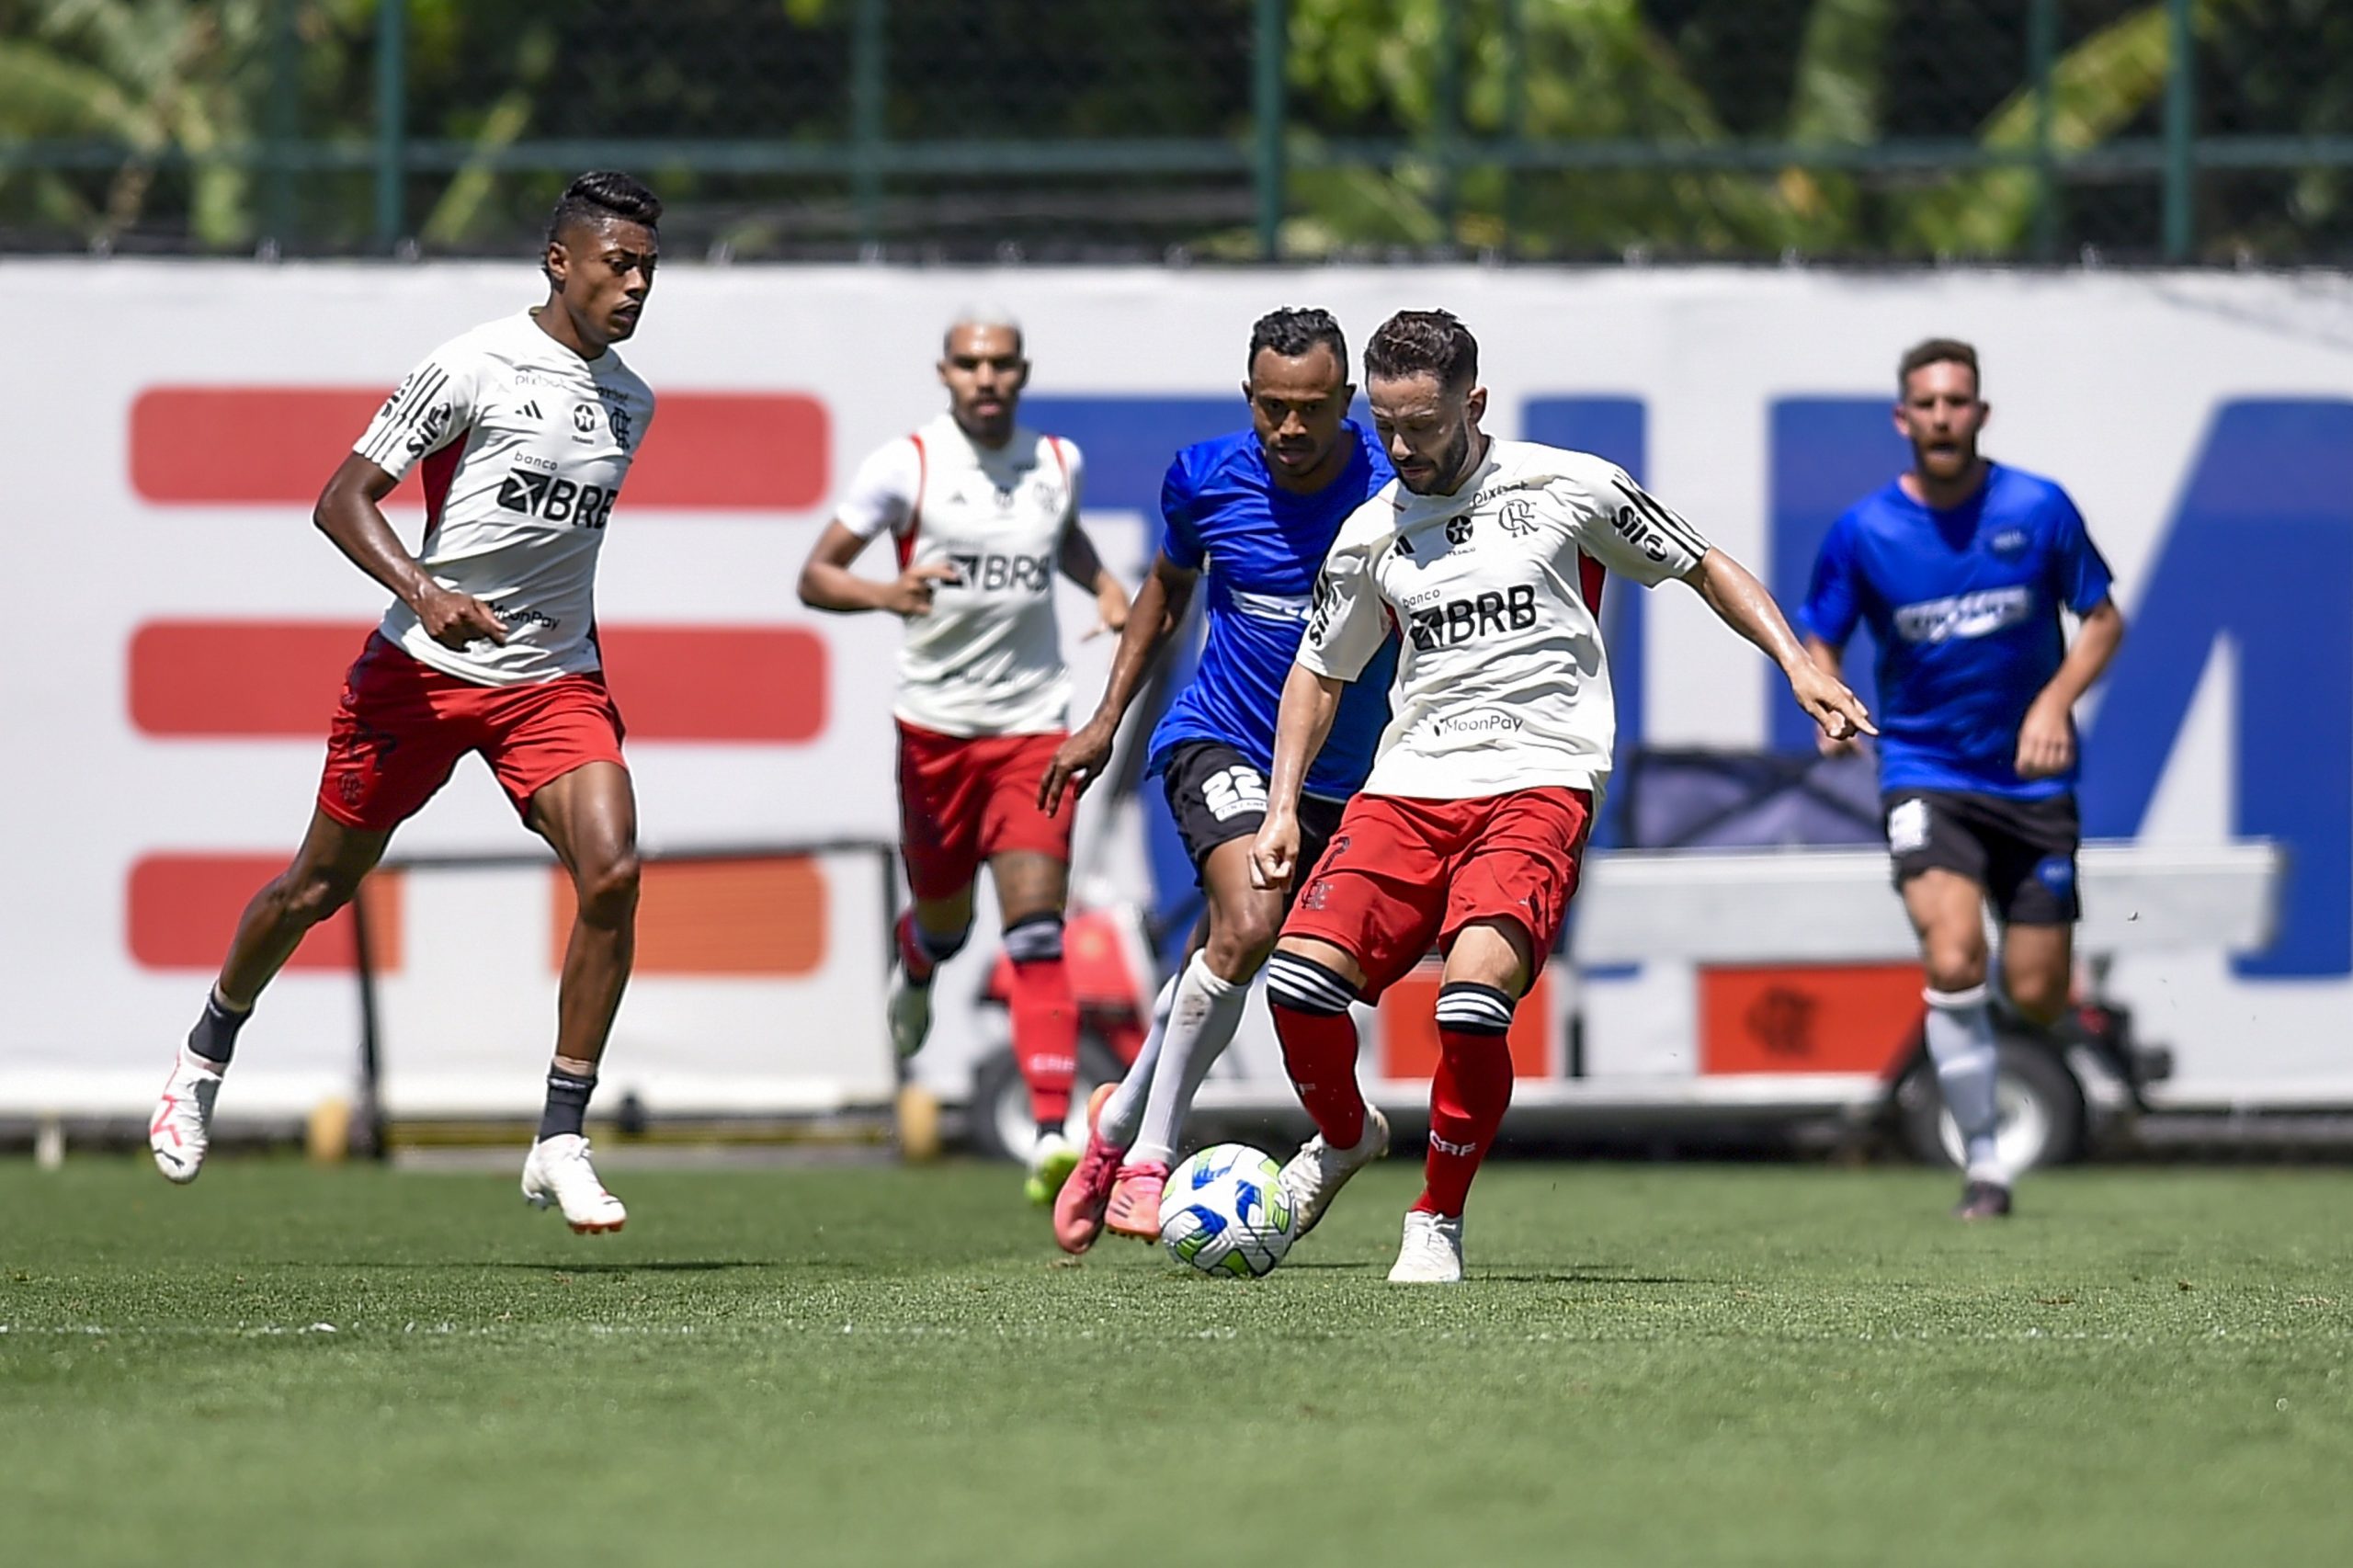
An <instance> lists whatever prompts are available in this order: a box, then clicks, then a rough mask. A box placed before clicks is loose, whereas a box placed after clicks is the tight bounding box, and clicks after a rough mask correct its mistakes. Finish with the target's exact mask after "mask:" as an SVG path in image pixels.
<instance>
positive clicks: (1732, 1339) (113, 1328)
mask: <svg viewBox="0 0 2353 1568" xmlns="http://www.w3.org/2000/svg"><path fill="white" fill-rule="evenodd" d="M289 1335H291V1336H297V1337H301V1336H318V1337H324V1336H328V1335H334V1336H336V1337H338V1338H358V1339H406V1338H420V1337H422V1338H436V1339H446V1338H469V1339H508V1340H515V1341H518V1342H519V1341H530V1340H563V1339H569V1338H571V1337H573V1336H575V1335H587V1336H590V1337H593V1338H648V1339H688V1338H701V1339H706V1340H712V1341H721V1340H729V1339H781V1338H789V1337H803V1338H805V1337H822V1338H844V1337H848V1338H859V1337H863V1338H870V1339H907V1340H916V1339H995V1340H1048V1341H1088V1340H1096V1339H1105V1340H1118V1339H1128V1338H1134V1337H1139V1336H1142V1337H1146V1338H1152V1339H1156V1340H1164V1341H1165V1340H1168V1339H1200V1340H1244V1339H1266V1340H1270V1341H1271V1340H1282V1341H1292V1342H1295V1341H1324V1342H1336V1341H1353V1340H1364V1339H1393V1340H1413V1341H1415V1342H1416V1343H1425V1344H1461V1345H1466V1346H1468V1345H1482V1344H1494V1345H1665V1344H1694V1345H1696V1344H1705V1343H1727V1344H1729V1343H1770V1344H1780V1345H1879V1346H1895V1345H1931V1344H1936V1345H1954V1344H1958V1345H2031V1344H2035V1343H2037V1342H2042V1343H2049V1344H2092V1345H2137V1346H2165V1345H2172V1346H2185V1345H2193V1344H2211V1343H2213V1342H2214V1341H2217V1340H2236V1341H2240V1342H2245V1343H2257V1342H2260V1343H2271V1344H2276V1343H2282V1342H2286V1343H2294V1344H2327V1343H2336V1342H2347V1341H2353V1326H2315V1327H2313V1328H2296V1329H2264V1330H2256V1331H2250V1330H2245V1329H2240V1330H2232V1329H2228V1328H2222V1327H2214V1328H2211V1329H2207V1330H2205V1331H2203V1332H2199V1333H2190V1334H2168V1335H2157V1334H2148V1333H2134V1332H2128V1331H2119V1330H2112V1329H2047V1328H2040V1327H2034V1328H2022V1329H1965V1330H1939V1329H1890V1330H1878V1329H1863V1330H1860V1331H1859V1332H1854V1333H1805V1332H1795V1331H1760V1332H1750V1333H1735V1332H1728V1331H1723V1330H1703V1331H1699V1332H1695V1333H1691V1334H1672V1333H1655V1332H1654V1333H1649V1334H1612V1333H1608V1332H1606V1331H1605V1332H1598V1333H1589V1334H1586V1333H1568V1332H1561V1331H1555V1330H1552V1329H1532V1330H1526V1331H1522V1332H1519V1333H1510V1332H1497V1331H1495V1330H1491V1329H1449V1328H1438V1329H1433V1328H1426V1327H1417V1326H1413V1325H1406V1324H1398V1325H1392V1326H1389V1327H1386V1328H1371V1327H1368V1328H1364V1329H1359V1330H1352V1331H1347V1332H1328V1331H1326V1332H1302V1331H1300V1330H1297V1329H1292V1328H1280V1327H1270V1328H1267V1329H1266V1330H1265V1331H1263V1332H1254V1331H1246V1330H1244V1329H1240V1328H1234V1327H1231V1326H1224V1325H1220V1326H1215V1327H1208V1328H1197V1329H1190V1330H1186V1331H1183V1332H1181V1333H1177V1334H1167V1333H1164V1332H1162V1331H1159V1330H1155V1329H1152V1328H1146V1327H1139V1328H1137V1329H1135V1330H1132V1331H1130V1332H1128V1333H1108V1332H1104V1331H1099V1330H1097V1329H1092V1328H1082V1329H1056V1328H1052V1327H1050V1326H1046V1325H1020V1326H1016V1325H1010V1324H999V1325H995V1326H994V1327H990V1328H981V1329H974V1328H967V1327H961V1326H956V1325H941V1324H879V1325H878V1324H866V1325H861V1324H857V1323H844V1324H835V1323H833V1322H832V1321H831V1320H827V1321H826V1322H825V1323H823V1324H819V1323H801V1322H790V1321H788V1322H785V1323H780V1324H601V1323H540V1324H460V1323H450V1322H442V1323H415V1322H407V1323H403V1324H401V1325H400V1326H398V1327H392V1326H390V1325H388V1324H357V1323H355V1324H331V1323H311V1324H133V1325H128V1326H119V1325H110V1324H0V1340H5V1339H17V1340H30V1339H272V1338H280V1337H285V1336H289Z"/></svg>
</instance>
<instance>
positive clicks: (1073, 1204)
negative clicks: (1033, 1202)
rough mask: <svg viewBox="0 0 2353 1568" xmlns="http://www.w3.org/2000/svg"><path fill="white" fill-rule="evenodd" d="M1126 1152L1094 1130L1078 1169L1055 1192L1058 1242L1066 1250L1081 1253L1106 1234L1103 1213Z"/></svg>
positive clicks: (1079, 1161)
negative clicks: (1122, 1155) (1112, 1144)
mask: <svg viewBox="0 0 2353 1568" xmlns="http://www.w3.org/2000/svg"><path fill="white" fill-rule="evenodd" d="M1120 1153H1122V1151H1120V1150H1118V1149H1115V1148H1113V1147H1112V1146H1111V1145H1110V1144H1108V1143H1106V1142H1103V1139H1102V1136H1101V1135H1100V1134H1099V1133H1090V1134H1089V1135H1088V1136H1087V1140H1086V1153H1084V1154H1081V1155H1080V1156H1079V1159H1078V1169H1076V1170H1074V1171H1073V1172H1071V1173H1070V1179H1069V1180H1068V1181H1066V1182H1064V1183H1063V1189H1062V1190H1061V1191H1060V1192H1058V1193H1056V1194H1055V1195H1054V1244H1055V1245H1056V1246H1059V1247H1061V1248H1062V1249H1063V1251H1064V1252H1068V1253H1081V1252H1085V1251H1086V1249H1087V1248H1088V1247H1091V1246H1093V1245H1094V1244H1095V1238H1096V1237H1097V1236H1099V1235H1101V1234H1102V1233H1103V1212H1104V1210H1105V1209H1106V1208H1108V1206H1109V1204H1110V1201H1111V1187H1112V1184H1113V1182H1115V1181H1116V1180H1118V1178H1119V1175H1120Z"/></svg>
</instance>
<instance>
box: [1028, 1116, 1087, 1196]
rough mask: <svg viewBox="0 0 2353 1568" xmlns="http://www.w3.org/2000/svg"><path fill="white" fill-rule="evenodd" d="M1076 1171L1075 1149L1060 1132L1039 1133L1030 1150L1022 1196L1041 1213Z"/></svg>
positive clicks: (1074, 1145) (1076, 1158)
mask: <svg viewBox="0 0 2353 1568" xmlns="http://www.w3.org/2000/svg"><path fill="white" fill-rule="evenodd" d="M1076 1169H1078V1146H1077V1145H1076V1144H1074V1143H1073V1142H1071V1141H1070V1140H1069V1139H1067V1138H1065V1137H1063V1135H1062V1134H1061V1133H1059V1132H1041V1133H1040V1134H1039V1135H1038V1142H1036V1143H1034V1144H1032V1145H1031V1146H1030V1149H1029V1179H1027V1180H1026V1181H1024V1182H1023V1183H1022V1184H1021V1190H1022V1193H1023V1194H1024V1195H1025V1196H1026V1197H1028V1199H1029V1201H1030V1202H1032V1203H1034V1204H1036V1205H1037V1206H1038V1207H1039V1208H1040V1209H1043V1208H1044V1207H1046V1205H1048V1204H1049V1203H1051V1202H1052V1201H1053V1200H1054V1199H1055V1196H1056V1195H1057V1194H1059V1193H1060V1192H1061V1191H1062V1189H1063V1183H1064V1182H1066V1181H1068V1180H1070V1173H1071V1172H1073V1171H1074V1170H1076Z"/></svg>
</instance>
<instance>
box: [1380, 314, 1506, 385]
mask: <svg viewBox="0 0 2353 1568" xmlns="http://www.w3.org/2000/svg"><path fill="white" fill-rule="evenodd" d="M1364 373H1365V379H1366V380H1367V381H1370V380H1372V379H1374V378H1376V377H1378V378H1379V379H1381V381H1395V380H1397V379H1398V378H1399V377H1402V376H1436V377H1437V378H1438V385H1439V386H1441V387H1444V388H1445V389H1446V390H1447V391H1449V392H1463V391H1466V390H1468V389H1469V388H1471V387H1472V386H1474V385H1476V384H1477V382H1478V380H1479V340H1478V339H1477V338H1475V337H1473V336H1472V335H1471V329H1470V328H1469V327H1467V326H1464V325H1463V324H1461V322H1459V321H1457V320H1455V319H1454V316H1453V314H1452V312H1447V311H1399V312H1397V313H1396V314H1395V315H1393V316H1391V317H1390V318H1389V319H1388V320H1387V321H1385V322H1382V323H1381V330H1380V331H1379V332H1376V333H1374V334H1373V335H1372V341H1371V342H1370V343H1368V344H1366V345H1365V346H1364Z"/></svg>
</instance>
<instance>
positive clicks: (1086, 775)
mask: <svg viewBox="0 0 2353 1568" xmlns="http://www.w3.org/2000/svg"><path fill="white" fill-rule="evenodd" d="M1199 577H1200V574H1199V573H1198V572H1188V571H1187V570H1185V568H1183V567H1182V566H1179V565H1177V564H1176V562H1173V561H1171V560H1169V559H1168V557H1166V556H1165V555H1163V556H1160V557H1158V558H1157V559H1155V560H1154V562H1153V563H1152V570H1151V571H1150V572H1147V573H1146V574H1144V579H1143V585H1142V587H1140V588H1138V589H1137V590H1136V602H1135V603H1134V604H1133V605H1131V606H1130V607H1129V609H1128V620H1127V625H1126V626H1125V627H1123V628H1122V629H1121V630H1120V646H1119V649H1118V651H1116V652H1115V653H1112V655H1111V677H1110V679H1109V680H1108V681H1106V682H1105V683H1104V687H1103V700H1102V701H1101V702H1100V703H1098V704H1097V706H1096V709H1095V715H1094V717H1093V718H1090V719H1089V720H1087V721H1086V723H1084V724H1082V725H1080V726H1079V727H1078V728H1077V729H1075V730H1074V731H1072V732H1071V737H1070V739H1068V740H1066V741H1064V742H1063V744H1061V745H1060V746H1059V747H1057V748H1055V751H1054V760H1053V761H1052V762H1051V763H1050V764H1049V765H1048V766H1047V767H1046V776H1045V778H1041V779H1040V780H1039V781H1038V805H1039V808H1040V810H1041V811H1043V812H1045V813H1046V814H1047V815H1049V816H1051V815H1052V814H1053V813H1054V812H1056V811H1057V810H1059V809H1060V808H1061V806H1062V801H1063V792H1064V791H1065V790H1085V789H1086V787H1087V786H1088V785H1090V784H1092V783H1094V782H1095V780H1096V779H1097V778H1100V777H1102V773H1103V769H1104V768H1105V767H1107V766H1108V764H1109V763H1110V760H1111V747H1112V744H1113V743H1114V742H1116V741H1117V740H1118V738H1119V734H1120V721H1121V720H1123V719H1125V718H1126V717H1127V716H1128V709H1129V708H1130V707H1131V706H1132V705H1133V704H1134V702H1135V699H1136V693H1137V692H1139V691H1141V690H1142V688H1143V680H1144V676H1147V675H1149V674H1151V672H1152V666H1153V665H1154V664H1155V663H1157V662H1158V661H1159V658H1160V650H1161V649H1162V648H1163V647H1165V646H1166V645H1167V642H1168V639H1169V637H1170V636H1171V635H1172V634H1173V633H1174V632H1175V631H1176V628H1177V626H1178V624H1179V623H1181V622H1182V621H1183V620H1184V619H1185V608H1186V607H1187V606H1188V605H1189V604H1191V603H1192V601H1193V585H1194V583H1195V582H1197V581H1199Z"/></svg>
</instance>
